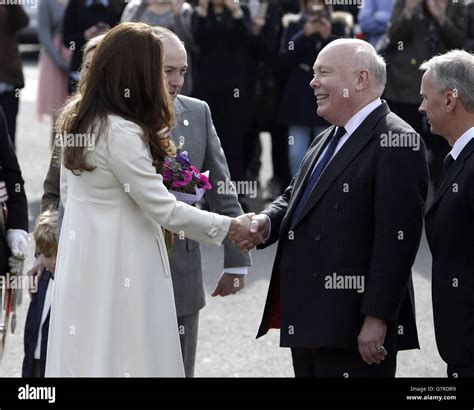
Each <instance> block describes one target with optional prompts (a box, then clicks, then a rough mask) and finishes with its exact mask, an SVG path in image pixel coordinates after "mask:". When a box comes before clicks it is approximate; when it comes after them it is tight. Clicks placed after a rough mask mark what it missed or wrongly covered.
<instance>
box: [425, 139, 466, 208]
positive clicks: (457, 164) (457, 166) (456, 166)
mask: <svg viewBox="0 0 474 410" xmlns="http://www.w3.org/2000/svg"><path fill="white" fill-rule="evenodd" d="M473 152H474V139H472V140H471V141H470V142H469V143H468V144H467V145H466V146H465V147H464V149H463V150H462V151H461V155H459V157H458V158H457V160H456V161H454V163H453V165H452V166H451V168H450V169H449V171H448V173H447V174H446V176H445V177H444V179H443V180H442V181H441V185H440V186H439V188H438V190H437V191H436V194H435V197H434V199H433V201H432V202H431V205H430V206H429V208H428V210H427V211H426V214H428V212H430V211H431V210H432V209H433V208H434V206H435V205H436V204H437V203H438V202H439V201H440V200H441V198H442V197H443V195H444V194H445V193H446V191H447V190H448V187H449V186H450V185H451V184H452V182H453V181H454V179H455V178H456V177H457V176H458V174H459V173H460V172H461V171H462V169H463V168H464V162H465V161H466V159H467V158H468V157H469V156H470V155H471V154H472V153H473Z"/></svg>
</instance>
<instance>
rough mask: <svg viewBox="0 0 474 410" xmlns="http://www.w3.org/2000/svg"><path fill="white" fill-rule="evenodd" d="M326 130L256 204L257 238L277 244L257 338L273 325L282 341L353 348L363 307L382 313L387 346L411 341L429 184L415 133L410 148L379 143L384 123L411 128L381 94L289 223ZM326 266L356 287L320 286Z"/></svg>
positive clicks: (415, 343) (401, 345)
mask: <svg viewBox="0 0 474 410" xmlns="http://www.w3.org/2000/svg"><path fill="white" fill-rule="evenodd" d="M332 129H333V127H331V128H330V129H328V131H326V132H324V133H323V134H321V135H320V137H319V138H317V139H316V140H315V141H314V142H313V144H312V145H311V147H310V148H309V150H308V153H307V154H306V156H305V158H304V159H303V161H302V164H301V166H300V169H299V171H298V172H297V174H296V176H295V178H294V179H293V181H292V183H291V184H290V186H289V187H288V188H287V190H286V191H285V192H284V193H283V195H282V196H280V197H279V198H278V199H276V200H275V201H274V202H273V203H272V204H271V205H270V206H269V207H268V208H267V209H266V210H265V211H264V213H266V214H267V215H268V216H269V217H270V218H271V224H272V230H271V235H270V238H269V240H268V242H267V243H265V245H264V246H263V247H265V246H268V245H270V244H272V243H274V242H276V241H279V243H278V250H277V255H276V259H275V263H274V266H273V273H272V279H271V282H270V288H269V291H268V297H267V302H266V306H265V312H264V314H263V318H262V323H261V325H260V329H259V331H258V335H257V337H260V336H262V335H263V334H265V333H266V332H267V331H268V329H269V328H271V327H276V328H278V327H280V328H281V336H280V337H281V339H280V341H281V346H290V347H332V348H346V349H357V337H358V335H359V332H360V329H361V326H362V323H363V320H364V318H365V316H366V315H370V316H374V317H378V318H380V319H383V320H385V321H386V322H387V327H388V331H387V337H392V339H393V340H394V344H393V345H392V346H394V347H393V348H394V349H396V350H403V349H410V348H416V347H418V338H417V331H416V322H415V310H414V306H415V305H414V298H413V287H412V279H411V268H412V265H413V262H414V260H415V256H416V253H417V251H418V246H419V243H420V238H421V232H422V227H423V214H424V201H425V198H426V193H427V188H428V170H427V166H426V161H425V149H424V145H423V142H422V141H421V140H420V141H419V143H420V145H419V148H420V149H419V150H414V149H413V148H410V147H408V148H400V147H390V148H389V147H385V146H383V144H381V136H382V135H383V134H388V133H389V130H391V132H392V133H402V132H405V133H408V132H410V133H414V131H413V129H412V128H411V127H410V126H409V125H408V124H407V123H405V122H404V121H403V120H401V119H400V118H399V117H397V116H396V115H395V114H393V113H391V112H390V109H389V108H388V106H387V104H386V103H383V104H382V105H381V106H379V107H377V108H376V109H375V110H374V111H373V112H372V113H371V114H370V115H369V116H368V117H367V118H366V119H365V120H364V122H363V123H362V124H361V125H360V126H359V128H358V129H357V130H356V131H355V132H354V133H353V134H352V135H351V136H350V138H349V139H348V141H347V142H346V143H345V144H344V145H343V146H342V148H341V149H340V151H339V152H338V153H337V154H336V156H335V157H334V158H333V159H332V160H331V162H330V163H329V165H328V166H327V168H326V170H325V171H324V173H323V174H322V176H321V177H320V179H319V181H318V183H317V185H316V187H315V188H314V190H313V192H312V193H311V195H310V197H309V198H308V200H307V202H306V205H305V206H304V208H303V210H302V211H301V213H300V215H299V217H298V219H297V220H296V221H295V225H294V226H290V222H289V221H290V219H291V215H292V213H293V211H294V209H295V207H296V205H297V201H298V199H299V195H300V194H301V192H302V191H303V189H304V184H305V182H306V180H307V178H308V177H309V175H310V173H311V170H312V169H313V166H314V163H315V161H316V160H317V158H318V156H319V154H320V153H321V152H322V150H323V149H324V147H325V146H326V144H327V142H328V137H330V136H331V133H332ZM334 273H336V274H337V275H340V276H348V277H349V276H354V277H362V278H363V279H361V280H364V291H363V292H360V293H359V292H358V291H357V290H353V289H347V288H346V289H328V288H326V283H328V282H327V278H328V277H331V276H332V275H333V274H334ZM396 334H398V335H399V337H398V338H396V337H395V335H396ZM395 339H397V340H395Z"/></svg>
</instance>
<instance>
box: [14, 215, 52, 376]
mask: <svg viewBox="0 0 474 410" xmlns="http://www.w3.org/2000/svg"><path fill="white" fill-rule="evenodd" d="M57 222H58V212H57V211H54V210H48V211H45V212H43V213H42V214H40V215H39V216H38V219H37V221H36V227H35V232H34V238H35V244H36V255H37V256H39V259H41V260H42V264H43V266H44V270H43V273H42V274H41V276H40V278H39V279H38V286H37V291H36V292H35V293H33V294H32V298H31V302H30V307H29V309H28V314H27V316H26V323H25V334H24V345H25V358H24V360H23V372H22V377H44V371H45V366H46V348H47V346H48V330H49V315H50V311H51V299H52V297H53V293H52V291H53V279H54V270H55V267H56V253H57V249H58V243H57V240H56V228H57Z"/></svg>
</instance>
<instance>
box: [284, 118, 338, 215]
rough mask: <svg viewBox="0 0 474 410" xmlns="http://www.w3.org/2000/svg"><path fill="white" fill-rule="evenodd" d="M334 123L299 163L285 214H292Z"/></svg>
mask: <svg viewBox="0 0 474 410" xmlns="http://www.w3.org/2000/svg"><path fill="white" fill-rule="evenodd" d="M334 128H335V127H334V125H333V126H331V127H329V128H328V129H327V130H326V131H324V134H323V135H322V136H321V138H319V141H318V142H317V143H315V145H314V146H312V147H310V149H309V150H308V153H307V158H306V160H305V161H303V163H302V165H301V172H300V178H298V179H297V180H296V181H295V186H294V190H293V195H292V196H291V200H290V203H289V205H288V211H287V213H286V215H287V216H290V215H292V214H293V212H294V210H295V208H296V205H297V203H298V200H299V198H300V196H301V193H302V192H303V190H304V187H305V185H306V182H307V181H308V178H309V177H310V175H311V173H312V171H313V169H314V164H315V163H316V161H317V159H318V158H319V156H320V155H321V152H323V151H324V148H325V147H326V145H327V144H328V142H329V138H330V136H331V135H332V134H333V132H334Z"/></svg>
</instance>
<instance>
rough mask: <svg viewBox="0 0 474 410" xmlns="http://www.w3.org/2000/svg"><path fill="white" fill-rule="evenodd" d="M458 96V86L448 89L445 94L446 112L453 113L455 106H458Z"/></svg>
mask: <svg viewBox="0 0 474 410" xmlns="http://www.w3.org/2000/svg"><path fill="white" fill-rule="evenodd" d="M458 98H459V95H458V90H457V89H456V88H453V89H452V90H448V91H446V94H445V101H446V112H449V113H451V112H453V111H454V107H456V104H457V102H458Z"/></svg>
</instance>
